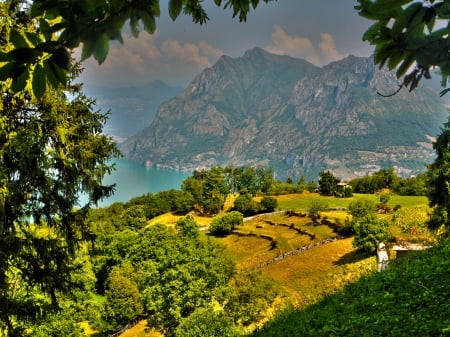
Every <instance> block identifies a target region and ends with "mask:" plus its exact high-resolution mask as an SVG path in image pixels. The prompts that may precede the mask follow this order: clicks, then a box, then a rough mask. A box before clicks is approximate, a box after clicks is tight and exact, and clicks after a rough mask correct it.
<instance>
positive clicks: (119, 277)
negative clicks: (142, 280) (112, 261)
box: [102, 264, 143, 332]
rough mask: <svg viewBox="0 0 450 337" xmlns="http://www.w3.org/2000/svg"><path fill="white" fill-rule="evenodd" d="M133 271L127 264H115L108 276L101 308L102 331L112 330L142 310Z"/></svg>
mask: <svg viewBox="0 0 450 337" xmlns="http://www.w3.org/2000/svg"><path fill="white" fill-rule="evenodd" d="M133 275H135V271H134V269H133V267H131V266H130V265H128V264H125V265H121V266H116V267H114V268H113V269H112V271H111V273H110V274H109V277H108V282H107V290H106V293H105V295H106V302H105V306H104V308H103V310H102V319H103V321H104V322H105V324H104V326H103V331H107V332H114V331H117V330H120V329H121V328H122V327H123V326H125V325H127V324H128V323H129V322H131V321H132V320H134V319H135V318H136V317H138V316H139V315H140V314H142V312H143V307H142V304H141V302H140V294H139V289H138V286H137V284H136V282H135V280H133Z"/></svg>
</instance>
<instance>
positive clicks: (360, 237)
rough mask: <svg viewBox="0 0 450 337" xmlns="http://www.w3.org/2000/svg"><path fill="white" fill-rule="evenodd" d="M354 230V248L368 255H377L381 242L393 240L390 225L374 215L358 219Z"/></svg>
mask: <svg viewBox="0 0 450 337" xmlns="http://www.w3.org/2000/svg"><path fill="white" fill-rule="evenodd" d="M354 230H355V237H354V240H353V246H354V247H356V248H358V249H359V250H361V251H364V252H366V253H368V254H373V253H375V251H376V249H377V245H378V243H379V242H385V243H386V242H388V241H389V240H390V239H391V233H390V230H389V223H388V222H387V221H386V220H385V219H379V218H377V217H376V216H375V215H374V214H369V215H366V216H364V217H362V218H358V219H356V220H355V222H354Z"/></svg>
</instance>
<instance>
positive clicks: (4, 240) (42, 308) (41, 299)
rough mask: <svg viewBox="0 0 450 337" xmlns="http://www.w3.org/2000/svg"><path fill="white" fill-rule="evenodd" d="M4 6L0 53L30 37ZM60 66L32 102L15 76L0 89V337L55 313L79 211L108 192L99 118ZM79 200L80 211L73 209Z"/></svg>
mask: <svg viewBox="0 0 450 337" xmlns="http://www.w3.org/2000/svg"><path fill="white" fill-rule="evenodd" d="M8 6H9V4H7V3H5V2H2V3H0V11H1V19H0V41H1V45H0V48H1V50H2V51H4V50H5V49H8V50H9V49H10V48H12V46H11V44H13V43H14V42H15V43H16V44H17V43H19V41H21V38H20V37H19V36H22V38H23V36H25V34H27V36H33V35H35V34H37V32H36V30H35V28H34V26H33V25H32V24H31V23H30V22H29V21H28V19H29V18H28V17H27V16H26V15H24V16H21V17H17V16H9V14H8V11H7V9H8ZM10 39H14V40H15V41H10ZM16 47H17V46H16ZM16 53H17V52H16ZM21 55H22V56H24V55H25V54H21ZM0 62H2V61H0ZM36 67H37V68H39V67H38V66H37V65H36ZM67 67H68V70H69V71H68V72H67V76H69V80H70V81H69V82H68V84H67V85H66V86H64V87H62V86H59V87H58V88H57V89H55V90H53V89H48V90H45V92H43V93H42V94H41V95H40V97H41V98H40V99H35V98H34V97H33V95H32V92H31V91H30V87H29V86H27V87H26V86H23V85H22V83H21V81H22V77H21V75H19V74H16V75H18V76H19V77H20V78H19V77H17V78H14V79H12V80H4V79H2V81H1V82H0V94H1V95H0V96H1V98H0V111H1V113H0V162H1V167H0V232H1V233H0V255H1V256H2V258H1V259H0V260H1V262H0V280H1V281H0V303H2V308H8V310H1V311H0V331H7V332H5V334H10V335H14V334H15V333H17V334H18V333H20V330H21V329H22V328H23V327H24V326H25V327H26V326H28V325H29V320H34V319H37V318H39V316H41V314H43V313H45V312H47V311H48V310H49V309H51V308H52V307H53V308H54V309H55V308H56V307H57V294H58V293H59V292H60V291H64V292H66V291H69V290H72V289H73V287H74V285H73V284H71V282H72V280H71V277H70V273H71V272H72V270H73V269H74V268H75V267H76V266H75V265H74V263H73V258H74V256H75V252H76V249H77V248H78V247H79V245H80V244H81V243H82V242H83V241H84V240H86V239H87V238H88V236H89V233H88V230H87V228H86V226H85V223H84V219H85V217H86V214H87V211H88V210H89V208H90V207H92V205H94V204H96V203H97V202H98V201H99V200H101V199H102V198H103V197H106V196H109V195H110V194H112V192H113V186H104V185H103V184H102V179H103V176H104V175H105V174H107V173H109V172H111V171H112V169H113V166H112V165H111V164H110V162H109V161H110V159H111V158H112V157H114V156H117V155H118V151H117V149H116V145H115V144H114V142H113V141H112V140H111V139H110V138H109V137H107V136H105V135H104V134H102V127H103V123H104V121H105V120H106V115H105V114H102V113H100V112H98V111H97V112H96V111H94V101H93V100H91V99H89V98H87V97H86V96H85V95H84V94H83V93H82V86H81V85H79V84H75V83H73V82H72V81H73V79H74V78H75V77H77V76H78V75H79V74H80V69H79V66H78V65H77V64H75V63H74V62H72V60H71V59H70V58H68V59H67ZM0 69H3V70H4V67H2V68H0ZM39 71H40V70H39ZM0 72H1V71H0ZM12 86H13V87H15V89H16V90H14V91H15V92H13V91H12V90H11V87H12ZM68 97H70V100H69V99H68ZM81 194H85V195H86V196H87V199H88V202H87V203H86V204H80V203H81V200H80V195H81ZM27 289H29V290H27ZM31 289H32V290H33V291H31ZM19 294H20V295H19ZM22 325H23V326H22Z"/></svg>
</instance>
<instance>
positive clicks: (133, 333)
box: [119, 319, 164, 337]
mask: <svg viewBox="0 0 450 337" xmlns="http://www.w3.org/2000/svg"><path fill="white" fill-rule="evenodd" d="M146 330H149V331H148V332H147V331H146ZM163 336H164V335H162V334H160V333H159V332H157V331H154V330H153V329H150V328H148V326H147V320H145V319H143V320H142V321H140V322H139V323H138V324H136V325H135V326H134V327H132V328H131V329H129V330H127V331H125V332H124V333H123V334H121V335H120V336H119V337H163Z"/></svg>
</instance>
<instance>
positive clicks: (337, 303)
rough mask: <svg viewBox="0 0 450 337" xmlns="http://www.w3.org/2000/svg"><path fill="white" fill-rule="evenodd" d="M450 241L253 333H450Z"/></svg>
mask: <svg viewBox="0 0 450 337" xmlns="http://www.w3.org/2000/svg"><path fill="white" fill-rule="evenodd" d="M449 253H450V242H449V241H446V242H443V243H442V244H440V245H438V246H436V247H434V248H432V249H429V250H427V251H424V252H417V253H414V254H413V253H411V254H410V255H408V256H406V257H404V258H401V259H397V260H394V261H391V262H390V264H389V268H388V269H387V270H385V271H383V272H382V273H375V274H369V275H367V276H364V277H362V278H361V279H360V280H358V281H356V282H354V283H350V284H349V285H347V286H346V287H345V288H344V289H343V290H341V291H338V292H337V293H336V294H334V295H332V296H326V297H324V298H323V299H322V300H321V301H319V302H318V303H316V304H313V305H311V306H309V307H307V308H305V309H302V310H298V311H297V310H290V311H285V312H284V313H282V314H280V315H278V316H277V317H276V318H275V319H274V320H273V321H272V322H270V323H268V324H266V325H265V326H264V327H263V328H262V329H261V331H258V332H257V333H254V334H253V336H255V337H256V336H257V337H268V336H327V337H328V336H333V335H334V336H336V335H337V336H412V335H418V336H446V335H448V333H449V327H450V320H449V317H448V311H449V310H450V307H449V303H448V300H447V299H448V297H449V296H450V292H449V291H450V289H449V288H448V287H447V285H446V283H445V281H444V280H448V278H449V273H448V270H449V268H450V265H449V259H448V254H449Z"/></svg>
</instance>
